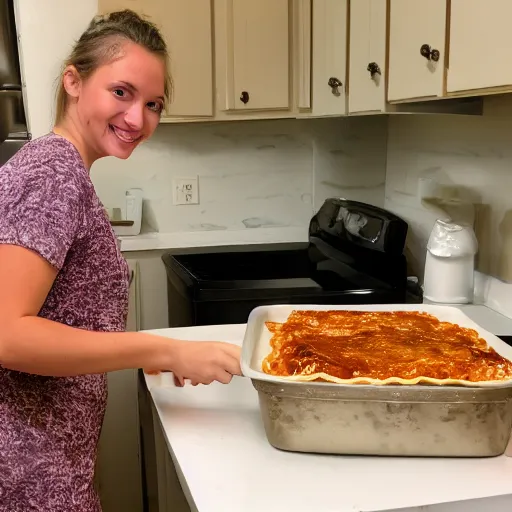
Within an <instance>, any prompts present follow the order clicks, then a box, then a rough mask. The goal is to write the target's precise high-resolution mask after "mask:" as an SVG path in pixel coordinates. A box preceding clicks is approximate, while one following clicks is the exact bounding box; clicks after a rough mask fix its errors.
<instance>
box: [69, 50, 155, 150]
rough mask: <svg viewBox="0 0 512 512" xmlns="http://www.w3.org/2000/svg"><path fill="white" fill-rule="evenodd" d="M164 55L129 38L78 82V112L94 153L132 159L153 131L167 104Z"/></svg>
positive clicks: (90, 148)
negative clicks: (108, 59)
mask: <svg viewBox="0 0 512 512" xmlns="http://www.w3.org/2000/svg"><path fill="white" fill-rule="evenodd" d="M164 82H165V65H164V62H163V61H162V59H161V58H160V57H158V56H156V55H153V54H152V53H150V52H149V51H147V50H146V49H145V48H143V47H141V46H139V45H137V44H135V43H131V42H126V43H124V44H123V47H122V52H121V54H120V56H119V57H118V58H116V59H114V60H113V61H112V62H109V63H108V64H105V65H103V66H100V67H99V68H98V69H97V70H96V71H94V73H92V75H91V76H90V77H89V78H88V79H87V80H85V81H82V82H80V84H79V87H78V91H77V92H78V95H77V96H75V100H76V103H75V106H76V116H77V120H78V123H79V127H80V131H81V132H82V137H83V139H84V142H85V143H86V144H87V146H88V150H89V151H88V152H89V153H91V156H93V158H101V157H104V156H115V157H118V158H123V159H124V158H128V157H129V156H130V155H131V153H132V151H133V150H134V149H135V148H136V147H137V146H138V145H139V144H140V143H141V142H142V141H143V140H145V139H147V138H149V137H150V136H151V135H152V134H153V132H154V131H155V129H156V127H157V125H158V123H159V121H160V115H161V113H162V110H163V106H164Z"/></svg>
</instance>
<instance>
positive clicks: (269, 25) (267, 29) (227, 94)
mask: <svg viewBox="0 0 512 512" xmlns="http://www.w3.org/2000/svg"><path fill="white" fill-rule="evenodd" d="M214 6H215V53H216V56H215V66H216V78H217V106H218V109H219V110H220V111H228V112H233V113H237V112H243V113H248V112H260V111H272V110H281V111H282V110H289V109H290V108H291V107H292V102H291V97H292V94H291V89H292V88H291V79H290V78H291V76H292V64H291V63H292V59H291V55H292V51H291V47H290V41H291V39H292V28H293V24H292V22H291V19H292V15H291V2H290V0H257V1H255V0H215V2H214Z"/></svg>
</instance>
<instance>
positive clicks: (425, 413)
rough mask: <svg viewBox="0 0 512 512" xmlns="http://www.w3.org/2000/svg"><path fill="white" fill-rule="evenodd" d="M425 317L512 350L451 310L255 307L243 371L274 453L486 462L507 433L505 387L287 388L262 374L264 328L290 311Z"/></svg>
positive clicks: (510, 424)
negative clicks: (468, 330)
mask: <svg viewBox="0 0 512 512" xmlns="http://www.w3.org/2000/svg"><path fill="white" fill-rule="evenodd" d="M327 309H337V310H358V311H424V312H427V313H429V314H432V315H434V316H436V317H437V318H439V319H440V320H442V321H450V322H454V323H457V324H459V325H461V326H463V327H469V328H472V329H475V330H476V331H477V332H478V333H479V335H480V336H481V337H482V338H484V339H485V340H486V341H487V343H488V344H489V345H491V346H492V347H493V348H494V349H495V350H496V351H497V352H498V353H500V354H501V355H503V356H504V357H506V358H509V359H512V347H509V346H508V345H507V344H506V343H504V342H502V341H501V340H500V339H499V338H497V337H495V336H493V335H491V334H490V333H488V332H487V331H485V330H483V329H482V328H481V327H480V326H478V325H477V324H475V323H474V322H473V321H472V320H471V319H470V318H468V317H467V316H466V315H465V314H464V313H462V311H460V310H459V309H457V308H454V307H444V306H434V305H427V304H415V305H364V306H363V305H361V306H339V305H337V306H329V305H322V306H318V305H311V306H310V305H300V306H296V307H295V306H289V305H285V306H281V305H278V306H262V307H258V308H256V309H254V310H253V311H252V313H251V315H250V317H249V320H248V323H247V329H246V333H245V337H244V341H243V347H242V361H241V363H242V372H243V374H244V375H245V376H246V377H249V378H250V379H251V380H252V383H253V386H254V387H255V389H256V390H257V391H258V396H259V403H260V410H261V415H262V419H263V424H264V427H265V432H266V435H267V439H268V441H269V443H270V444H271V445H273V446H274V447H276V448H279V449H282V450H287V451H296V452H315V453H329V454H351V455H387V456H427V457H490V456H497V455H501V454H503V453H504V452H505V450H506V448H507V445H508V442H509V439H510V434H511V431H512V386H511V384H510V383H509V384H493V385H492V386H486V385H482V386H475V387H462V386H426V385H410V386H403V385H402V386H401V385H387V386H376V385H366V384H332V383H325V382H290V381H286V380H285V379H281V378H279V377H274V376H271V375H267V374H265V373H264V372H263V371H261V362H262V360H263V359H264V358H265V357H266V356H267V354H268V353H269V351H270V344H269V340H270V338H271V334H270V333H269V332H268V330H267V329H266V327H265V321H267V320H268V321H274V322H284V321H285V320H286V318H287V317H288V315H289V314H290V313H291V312H292V311H293V310H327Z"/></svg>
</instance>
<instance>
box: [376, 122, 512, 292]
mask: <svg viewBox="0 0 512 512" xmlns="http://www.w3.org/2000/svg"><path fill="white" fill-rule="evenodd" d="M388 130H389V133H388V151H387V173H386V199H385V207H386V208H388V209H390V210H392V211H394V212H395V213H397V214H398V215H401V216H402V217H403V218H404V219H405V220H407V221H408V222H409V225H410V232H409V239H408V243H407V248H408V256H409V262H410V264H411V267H412V268H413V270H414V271H415V273H417V274H418V275H420V276H422V274H423V268H424V262H425V251H426V244H427V240H428V237H429V235H430V231H431V229H432V227H433V224H434V222H435V220H436V218H438V217H440V216H441V215H442V214H443V212H442V211H441V210H439V208H438V207H436V205H435V204H433V203H431V202H430V203H429V202H426V201H422V199H421V190H422V185H423V186H424V185H425V184H426V183H427V184H428V183H430V184H432V183H433V182H436V183H438V184H441V185H442V186H443V187H444V189H445V190H448V191H449V192H448V196H447V197H445V199H448V204H450V205H451V206H450V209H451V210H450V214H451V215H452V216H454V217H455V218H458V219H459V220H466V221H468V222H473V223H474V226H475V231H476V234H477V238H478V240H479V253H478V255H477V269H478V270H480V271H481V272H483V273H485V274H490V275H492V276H494V277H497V278H498V279H501V280H504V281H507V282H512V195H511V193H510V190H511V189H512V145H511V143H510V141H511V139H512V116H510V115H495V113H493V114H490V115H485V116H483V117H470V116H464V117H462V116H430V115H429V116H392V117H390V118H389V126H388Z"/></svg>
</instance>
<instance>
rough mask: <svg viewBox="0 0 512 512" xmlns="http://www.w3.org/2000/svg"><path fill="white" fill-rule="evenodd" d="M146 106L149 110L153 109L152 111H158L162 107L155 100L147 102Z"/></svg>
mask: <svg viewBox="0 0 512 512" xmlns="http://www.w3.org/2000/svg"><path fill="white" fill-rule="evenodd" d="M148 108H149V109H150V110H153V112H157V113H160V112H162V110H163V109H164V108H163V106H162V104H161V103H158V102H156V101H150V102H149V103H148Z"/></svg>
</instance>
